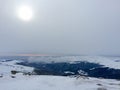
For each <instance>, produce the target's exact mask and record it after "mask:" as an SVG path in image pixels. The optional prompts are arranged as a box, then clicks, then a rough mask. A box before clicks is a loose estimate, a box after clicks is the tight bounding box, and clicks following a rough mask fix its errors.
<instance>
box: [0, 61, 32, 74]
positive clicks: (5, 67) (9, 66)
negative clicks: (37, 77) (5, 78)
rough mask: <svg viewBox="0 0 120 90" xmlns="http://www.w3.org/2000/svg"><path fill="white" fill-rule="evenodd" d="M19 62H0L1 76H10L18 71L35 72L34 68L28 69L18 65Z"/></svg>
mask: <svg viewBox="0 0 120 90" xmlns="http://www.w3.org/2000/svg"><path fill="white" fill-rule="evenodd" d="M17 62H21V61H17V60H12V61H4V62H3V61H0V74H3V75H8V74H11V70H16V71H28V72H31V71H33V68H32V67H26V66H21V65H17V64H16V63H17Z"/></svg>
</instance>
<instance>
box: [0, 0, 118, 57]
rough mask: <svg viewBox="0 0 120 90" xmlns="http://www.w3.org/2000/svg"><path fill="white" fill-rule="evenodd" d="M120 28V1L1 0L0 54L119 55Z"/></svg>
mask: <svg viewBox="0 0 120 90" xmlns="http://www.w3.org/2000/svg"><path fill="white" fill-rule="evenodd" d="M23 4H25V5H29V6H30V7H32V9H33V13H34V16H33V18H32V20H31V21H29V22H25V21H22V20H20V19H19V18H18V16H17V14H16V10H17V7H18V6H20V5H23ZM119 24H120V0H0V54H8V53H9V54H11V53H13V54H27V53H30V54H67V55H71V54H74V55H81V54H82V55H83V54H87V55H119V54H120V25H119Z"/></svg>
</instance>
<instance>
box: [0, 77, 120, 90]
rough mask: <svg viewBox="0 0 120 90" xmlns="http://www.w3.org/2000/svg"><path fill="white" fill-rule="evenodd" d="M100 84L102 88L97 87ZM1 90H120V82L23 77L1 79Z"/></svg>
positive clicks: (92, 79) (93, 79)
mask: <svg viewBox="0 0 120 90" xmlns="http://www.w3.org/2000/svg"><path fill="white" fill-rule="evenodd" d="M97 84H100V85H101V86H99V85H97ZM0 88H1V90H80V89H81V90H97V89H98V88H106V89H107V90H120V81H116V80H105V79H96V78H90V79H82V78H78V79H76V78H70V77H60V76H37V75H36V76H22V75H17V76H16V78H10V77H4V78H1V79H0Z"/></svg>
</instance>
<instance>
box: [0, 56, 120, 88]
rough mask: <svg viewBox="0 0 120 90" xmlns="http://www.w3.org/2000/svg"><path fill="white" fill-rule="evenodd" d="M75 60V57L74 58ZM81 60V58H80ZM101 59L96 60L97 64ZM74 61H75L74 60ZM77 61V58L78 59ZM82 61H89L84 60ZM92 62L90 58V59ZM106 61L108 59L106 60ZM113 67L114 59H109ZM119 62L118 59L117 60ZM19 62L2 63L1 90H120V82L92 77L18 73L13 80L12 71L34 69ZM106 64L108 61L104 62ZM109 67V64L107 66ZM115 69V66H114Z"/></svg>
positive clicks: (0, 62)
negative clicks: (17, 63) (18, 63)
mask: <svg viewBox="0 0 120 90" xmlns="http://www.w3.org/2000/svg"><path fill="white" fill-rule="evenodd" d="M72 58H74V57H72ZM79 59H80V58H79ZM100 59H102V60H104V59H103V58H99V59H98V58H97V59H95V58H94V59H93V60H91V62H93V61H94V60H95V62H96V63H101V64H102V63H103V62H100ZM72 60H73V59H72ZM76 60H77V58H76ZM81 60H85V61H86V60H87V58H85V57H84V58H82V57H81ZM89 60H90V58H89ZM105 60H106V58H105ZM109 60H111V61H110V63H109V64H108V66H109V65H111V63H113V62H112V60H113V59H108V61H109ZM116 60H118V59H116ZM16 62H20V61H17V60H12V61H2V60H1V61H0V75H3V77H0V90H120V81H119V80H111V79H98V78H90V77H87V78H85V77H81V76H80V77H62V76H40V75H31V76H27V75H23V74H22V73H18V74H16V75H14V76H15V77H14V78H12V77H11V76H12V74H11V70H17V71H32V70H33V68H31V67H26V66H22V65H16V64H15V63H16ZM104 62H105V63H106V61H104ZM106 65H107V64H106ZM113 67H114V66H113Z"/></svg>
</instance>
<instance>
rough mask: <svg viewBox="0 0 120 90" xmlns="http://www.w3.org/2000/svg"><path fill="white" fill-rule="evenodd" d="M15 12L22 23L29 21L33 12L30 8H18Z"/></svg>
mask: <svg viewBox="0 0 120 90" xmlns="http://www.w3.org/2000/svg"><path fill="white" fill-rule="evenodd" d="M17 12H18V17H19V18H20V19H21V20H23V21H30V20H31V19H32V18H33V10H32V8H31V7H30V6H26V5H25V6H20V7H19V8H18V10H17Z"/></svg>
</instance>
